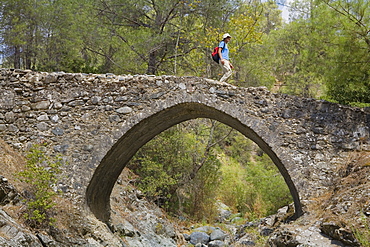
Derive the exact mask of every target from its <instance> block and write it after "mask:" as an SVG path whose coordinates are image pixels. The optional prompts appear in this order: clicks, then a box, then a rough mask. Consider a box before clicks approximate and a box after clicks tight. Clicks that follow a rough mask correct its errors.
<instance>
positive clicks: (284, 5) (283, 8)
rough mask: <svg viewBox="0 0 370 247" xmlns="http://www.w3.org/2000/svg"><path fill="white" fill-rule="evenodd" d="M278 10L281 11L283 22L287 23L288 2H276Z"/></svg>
mask: <svg viewBox="0 0 370 247" xmlns="http://www.w3.org/2000/svg"><path fill="white" fill-rule="evenodd" d="M276 3H277V5H278V6H279V9H280V10H281V11H282V13H281V15H282V17H283V20H284V21H285V22H288V21H289V0H276Z"/></svg>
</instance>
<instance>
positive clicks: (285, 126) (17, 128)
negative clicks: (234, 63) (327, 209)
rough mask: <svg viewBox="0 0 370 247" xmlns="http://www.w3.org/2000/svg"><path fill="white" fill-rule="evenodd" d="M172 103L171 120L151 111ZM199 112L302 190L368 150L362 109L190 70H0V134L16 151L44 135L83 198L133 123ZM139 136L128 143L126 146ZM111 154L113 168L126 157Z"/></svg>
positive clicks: (66, 180) (318, 188)
mask: <svg viewBox="0 0 370 247" xmlns="http://www.w3.org/2000/svg"><path fill="white" fill-rule="evenodd" d="M189 104H191V107H190V106H189ZM198 105H199V109H198V108H197V106H198ZM182 106H183V107H182ZM188 106H189V107H188ZM173 107H178V109H177V108H174V109H177V110H173V111H169V112H170V113H168V114H167V115H166V114H164V115H163V116H166V117H167V118H168V119H163V120H161V121H159V120H156V121H152V122H150V121H149V120H148V119H150V117H151V116H153V115H155V114H159V113H161V112H165V111H167V110H169V109H172V108H173ZM171 114H172V115H171ZM181 116H184V117H183V118H181ZM196 117H208V118H214V119H216V120H219V121H221V122H223V123H225V124H228V125H230V126H232V127H234V128H236V129H237V130H239V131H240V132H242V133H243V134H244V135H246V136H247V137H249V138H251V139H252V140H254V141H255V142H256V143H257V144H258V145H260V146H261V148H262V149H264V151H265V152H267V153H269V154H272V156H274V155H276V157H275V159H274V161H275V162H276V164H277V165H278V164H280V163H281V165H280V168H281V169H286V171H287V174H285V175H284V174H283V175H284V176H285V177H286V178H287V179H288V180H289V179H291V181H292V183H293V185H294V186H295V187H296V188H297V191H298V193H299V196H300V197H301V199H306V198H308V197H310V196H314V195H317V194H319V193H322V192H323V191H325V188H327V187H328V186H330V185H331V183H332V181H333V179H336V165H337V164H339V163H341V162H343V160H345V159H346V158H347V157H348V155H349V154H350V153H351V152H353V151H358V150H364V151H370V144H369V129H370V111H369V110H368V109H359V108H351V107H347V106H341V105H338V104H333V103H329V102H326V101H320V100H315V99H305V98H299V97H295V96H288V95H282V94H272V93H270V92H269V91H267V90H266V89H265V88H238V87H234V86H232V85H229V84H221V83H219V82H217V81H212V80H209V79H205V78H197V77H174V76H146V75H136V76H132V75H113V74H99V75H98V74H81V73H76V74H71V73H63V72H54V73H46V72H33V71H27V70H24V71H23V70H11V69H1V70H0V137H1V138H2V139H4V140H5V141H6V142H7V143H9V144H11V145H12V146H13V147H15V148H18V149H20V150H22V151H25V150H26V149H27V148H29V147H30V146H31V145H32V144H33V143H41V142H46V143H48V144H49V146H48V147H49V148H50V152H54V153H60V154H61V155H62V156H63V158H64V160H65V161H66V165H65V166H64V176H63V179H62V180H61V182H60V184H59V187H60V188H61V189H62V190H63V191H64V192H65V195H66V196H70V197H71V198H73V199H75V201H76V202H77V203H84V202H85V200H86V198H85V196H86V195H85V193H86V189H87V186H88V185H89V183H90V181H91V179H92V178H93V177H94V173H95V171H96V169H97V167H99V165H100V166H101V170H102V171H106V172H107V171H109V169H108V168H109V164H102V165H101V163H104V162H102V160H103V161H104V157H106V156H107V157H108V156H109V155H110V154H111V153H113V154H114V150H113V149H116V150H119V148H120V147H121V148H122V147H123V146H122V145H124V144H122V145H121V144H120V142H119V141H120V140H124V137H125V135H128V134H129V131H130V129H131V128H133V127H134V126H138V124H139V123H144V122H145V121H146V120H148V121H147V122H145V124H143V126H144V127H141V129H140V131H141V132H142V133H143V136H145V133H146V130H152V129H154V130H153V131H152V132H150V133H153V134H158V133H157V132H160V131H162V130H163V129H164V128H167V127H168V126H167V125H169V124H172V123H173V124H175V120H173V122H171V121H172V120H171V119H185V118H196ZM144 120H145V121H144ZM143 121H144V122H143ZM176 121H177V120H176ZM155 130H158V131H157V132H156V131H155ZM148 138H149V137H148ZM122 142H123V141H122ZM120 145H121V146H120ZM141 145H142V143H140V141H138V142H137V143H136V142H133V143H130V147H131V148H133V150H136V149H138V148H140V146H141ZM122 150H123V151H122V153H124V151H125V150H126V149H123V148H122ZM120 152H121V151H120ZM117 157H118V156H117ZM113 158H115V157H113ZM113 158H112V157H110V158H109V159H110V160H113ZM117 159H118V158H117ZM115 162H116V161H115ZM116 163H117V164H115V166H116V167H115V169H116V170H117V171H119V169H121V168H123V167H122V166H124V165H125V163H124V162H123V163H122V162H121V163H120V162H119V161H117V162H116ZM107 174H108V173H107ZM99 176H100V175H99ZM113 178H114V176H113V175H112V177H109V175H106V177H105V179H107V180H109V179H113ZM293 185H292V186H293ZM104 192H105V193H106V192H107V193H110V191H104Z"/></svg>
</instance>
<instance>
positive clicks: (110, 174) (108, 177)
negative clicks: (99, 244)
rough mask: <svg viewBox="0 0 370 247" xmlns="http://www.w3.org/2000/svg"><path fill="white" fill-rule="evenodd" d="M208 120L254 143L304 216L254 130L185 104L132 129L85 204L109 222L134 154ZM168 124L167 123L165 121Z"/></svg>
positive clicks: (104, 165)
mask: <svg viewBox="0 0 370 247" xmlns="http://www.w3.org/2000/svg"><path fill="white" fill-rule="evenodd" d="M196 118H209V119H214V120H217V121H219V122H221V123H223V124H226V125H228V126H230V127H232V128H233V129H235V130H237V131H239V132H240V133H241V134H243V135H244V136H245V137H247V138H249V139H251V140H252V141H253V142H255V143H256V144H257V145H258V146H259V147H260V148H261V149H262V150H263V151H264V152H265V153H266V154H267V155H268V156H269V157H270V158H271V160H272V161H273V163H274V164H275V165H276V166H277V168H278V169H279V171H280V173H281V175H282V176H283V178H284V180H285V183H286V184H287V186H288V188H289V190H290V193H291V195H292V198H293V201H294V207H295V215H294V217H295V218H297V217H299V216H300V215H301V214H302V207H301V204H300V200H299V195H298V191H297V189H296V187H295V185H294V184H293V181H292V179H291V177H290V175H289V173H288V171H287V169H286V168H285V166H284V165H283V163H282V161H281V160H280V159H279V158H278V156H277V155H276V154H275V153H274V152H273V151H272V150H271V148H270V147H269V145H268V144H267V143H266V142H265V141H264V140H263V139H262V138H261V137H259V136H258V135H257V134H256V132H255V131H253V130H252V129H251V128H249V127H247V126H245V125H243V124H242V123H241V122H240V121H239V120H237V119H235V118H233V117H231V116H230V115H228V114H226V113H224V112H221V111H219V110H217V109H214V108H211V107H209V106H206V105H204V104H200V103H182V104H178V105H175V106H172V107H170V108H167V109H165V110H162V111H160V112H158V113H156V114H154V115H152V116H150V117H148V118H146V119H144V120H142V121H140V122H139V123H138V124H136V125H135V126H133V127H132V128H131V129H130V130H128V131H127V132H126V133H125V134H124V135H123V136H122V137H121V138H120V139H119V140H118V141H117V142H116V143H115V144H114V145H113V147H112V148H111V149H110V150H109V151H108V153H107V154H106V156H105V157H104V158H103V160H102V161H101V163H100V164H99V166H98V167H97V168H96V170H95V173H94V175H93V177H92V179H91V181H90V183H89V185H88V187H87V191H86V203H87V205H88V206H89V208H90V210H91V211H92V212H93V213H94V215H95V216H96V217H97V218H98V219H99V220H101V221H103V222H108V221H109V219H110V195H111V192H112V189H113V187H114V184H115V182H116V180H117V179H118V177H119V175H120V174H121V172H122V170H123V168H124V167H125V166H126V165H127V163H128V162H129V161H130V160H131V158H132V157H133V156H134V154H135V153H136V152H137V151H138V150H139V149H140V148H141V147H142V146H143V145H144V144H146V143H147V142H148V141H150V140H151V139H152V138H153V137H155V136H156V135H158V134H159V133H161V132H163V131H164V130H166V129H168V128H170V127H172V126H174V125H177V124H179V123H181V122H184V121H187V120H191V119H196ZM163 120H165V121H163Z"/></svg>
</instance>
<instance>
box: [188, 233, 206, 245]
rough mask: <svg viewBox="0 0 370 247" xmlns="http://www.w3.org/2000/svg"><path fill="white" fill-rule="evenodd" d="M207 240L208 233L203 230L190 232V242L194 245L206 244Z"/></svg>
mask: <svg viewBox="0 0 370 247" xmlns="http://www.w3.org/2000/svg"><path fill="white" fill-rule="evenodd" d="M208 242H209V235H208V234H207V233H205V232H193V233H191V234H190V243H191V244H193V245H196V244H198V243H200V244H207V243H208Z"/></svg>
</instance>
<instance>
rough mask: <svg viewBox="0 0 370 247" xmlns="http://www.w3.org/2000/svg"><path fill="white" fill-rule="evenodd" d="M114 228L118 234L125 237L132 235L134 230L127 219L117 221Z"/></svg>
mask: <svg viewBox="0 0 370 247" xmlns="http://www.w3.org/2000/svg"><path fill="white" fill-rule="evenodd" d="M115 229H116V231H117V232H118V233H119V234H120V235H122V236H127V237H134V236H135V232H136V231H135V228H134V227H133V226H132V225H131V224H130V222H128V221H124V222H123V223H119V224H118V225H116V226H115Z"/></svg>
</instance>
